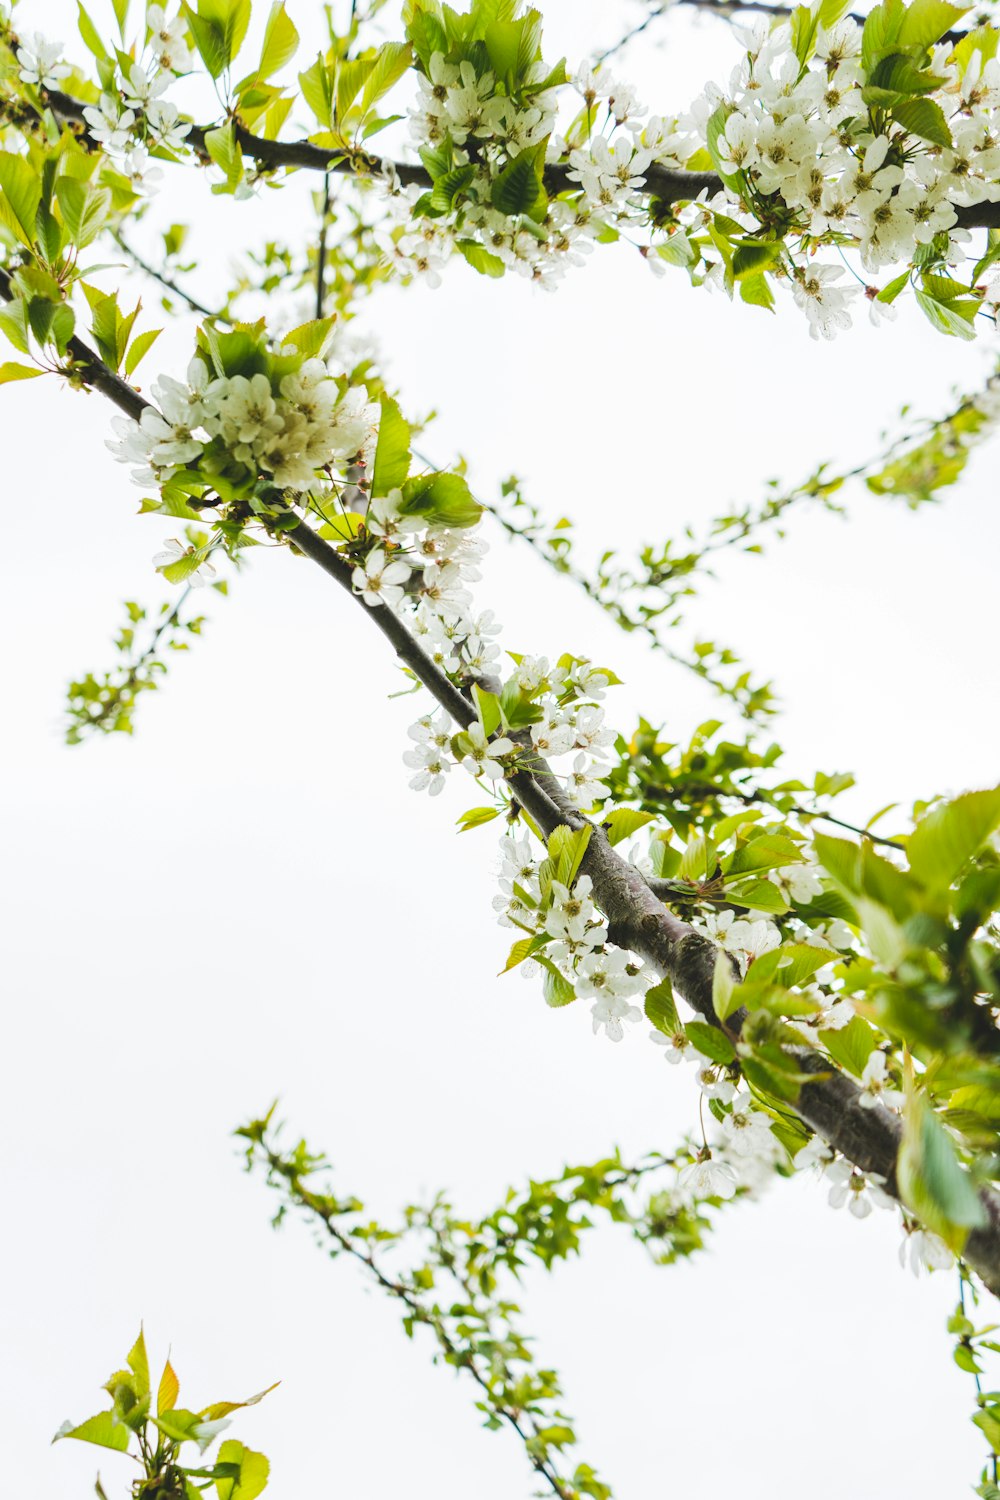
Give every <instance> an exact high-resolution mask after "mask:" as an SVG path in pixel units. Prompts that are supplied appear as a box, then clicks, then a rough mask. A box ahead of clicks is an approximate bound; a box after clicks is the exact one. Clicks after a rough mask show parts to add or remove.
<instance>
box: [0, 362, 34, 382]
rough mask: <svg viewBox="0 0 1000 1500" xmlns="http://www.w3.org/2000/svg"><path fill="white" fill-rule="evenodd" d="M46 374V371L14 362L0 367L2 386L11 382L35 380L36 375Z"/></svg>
mask: <svg viewBox="0 0 1000 1500" xmlns="http://www.w3.org/2000/svg"><path fill="white" fill-rule="evenodd" d="M44 374H45V371H44V370H36V368H35V366H34V365H19V364H17V363H16V361H14V360H8V361H7V362H6V363H5V364H2V365H0V385H6V384H7V382H8V381H11V380H34V379H35V377H36V375H44Z"/></svg>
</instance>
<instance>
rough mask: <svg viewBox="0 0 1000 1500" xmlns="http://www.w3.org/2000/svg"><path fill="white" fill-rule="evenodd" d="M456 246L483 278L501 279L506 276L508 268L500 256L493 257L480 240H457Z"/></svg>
mask: <svg viewBox="0 0 1000 1500" xmlns="http://www.w3.org/2000/svg"><path fill="white" fill-rule="evenodd" d="M455 244H456V246H457V248H458V249H459V250H460V251H461V252H462V254H463V255H464V256H465V258H466V260H467V261H468V262H469V265H470V266H471V267H472V269H473V270H474V271H478V272H479V274H480V275H481V276H494V277H500V276H502V275H503V274H504V271H505V270H506V267H505V266H504V263H503V261H502V260H501V259H500V257H499V255H493V254H492V252H491V251H489V250H487V249H486V246H485V245H481V244H480V243H479V241H478V240H456V241H455Z"/></svg>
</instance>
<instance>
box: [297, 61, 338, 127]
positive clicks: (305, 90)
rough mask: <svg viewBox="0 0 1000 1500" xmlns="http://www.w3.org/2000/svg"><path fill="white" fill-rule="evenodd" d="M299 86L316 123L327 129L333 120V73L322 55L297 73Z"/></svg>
mask: <svg viewBox="0 0 1000 1500" xmlns="http://www.w3.org/2000/svg"><path fill="white" fill-rule="evenodd" d="M299 87H300V88H301V90H302V97H303V99H304V100H305V101H306V103H307V104H308V106H309V108H310V109H311V110H312V112H313V114H314V115H315V116H316V119H317V121H318V123H319V124H320V125H321V126H322V127H323V129H324V130H329V128H330V125H331V123H332V120H333V75H332V73H331V70H330V68H329V67H328V66H327V64H326V62H325V61H324V59H323V57H322V56H320V57H317V59H316V61H315V62H314V63H313V65H312V67H311V68H307V69H306V71H305V72H304V73H300V74H299Z"/></svg>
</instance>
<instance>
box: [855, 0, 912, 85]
mask: <svg viewBox="0 0 1000 1500" xmlns="http://www.w3.org/2000/svg"><path fill="white" fill-rule="evenodd" d="M902 24H903V0H883V4H881V5H876V6H875V8H874V9H873V10H870V11H869V12H868V16H867V18H866V20H865V25H864V30H863V31H862V33H861V66H862V68H863V69H864V72H865V75H866V76H867V75H868V74H870V73H872V72H873V71H874V69H875V66H876V64H877V63H878V62H880V61H881V59H882V58H883V57H888V55H889V53H890V52H895V51H898V47H897V42H898V38H899V32H900V28H901V26H902Z"/></svg>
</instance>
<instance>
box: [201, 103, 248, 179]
mask: <svg viewBox="0 0 1000 1500" xmlns="http://www.w3.org/2000/svg"><path fill="white" fill-rule="evenodd" d="M205 149H206V151H207V152H208V154H209V156H210V157H211V158H212V160H213V161H214V162H215V165H216V166H217V167H218V168H219V169H220V170H221V172H222V173H223V175H224V177H225V179H226V188H227V189H229V190H230V191H231V190H233V189H234V188H236V187H238V186H239V184H240V183H241V182H242V181H243V152H242V150H241V149H240V145H239V142H238V141H237V139H236V127H235V125H234V123H233V121H232V120H230V121H229V122H228V123H227V124H225V125H220V126H219V128H218V129H217V130H206V132H205Z"/></svg>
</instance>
